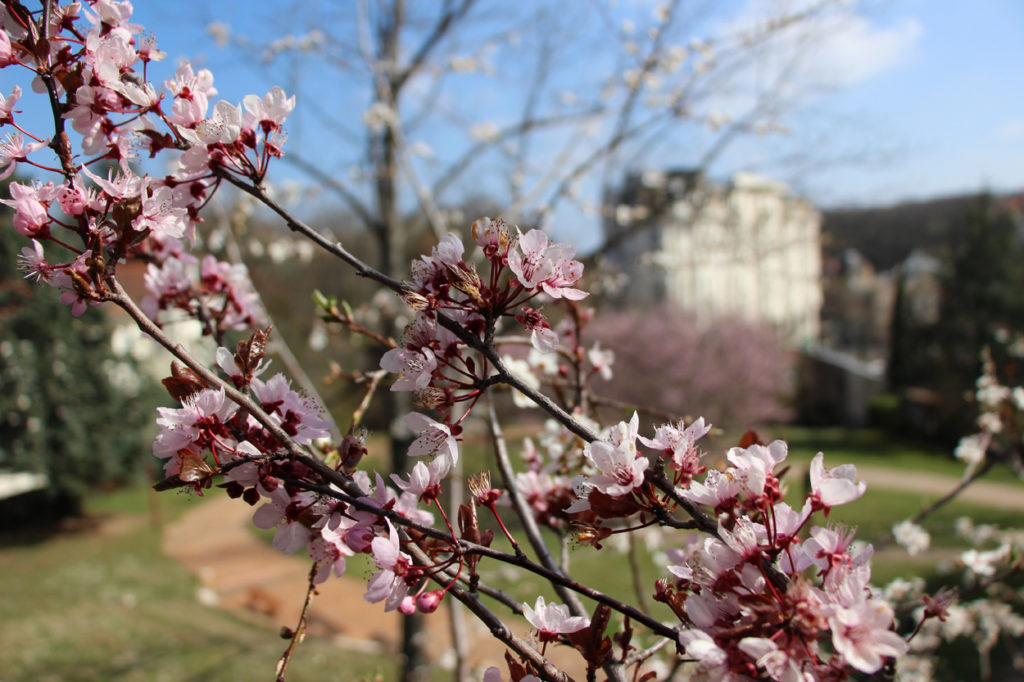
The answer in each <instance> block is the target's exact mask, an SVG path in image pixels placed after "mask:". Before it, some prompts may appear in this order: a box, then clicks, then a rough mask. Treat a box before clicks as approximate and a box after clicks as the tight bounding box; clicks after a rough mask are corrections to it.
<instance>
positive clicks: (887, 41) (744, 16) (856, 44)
mask: <svg viewBox="0 0 1024 682" xmlns="http://www.w3.org/2000/svg"><path fill="white" fill-rule="evenodd" d="M817 5H818V3H817V2H811V0H797V1H788V2H787V1H784V0H749V2H747V4H746V5H745V6H744V7H743V9H742V10H741V11H740V12H739V13H738V14H736V15H735V16H734V17H732V18H731V19H729V20H728V21H726V22H724V23H723V24H722V25H720V27H719V28H720V31H721V32H722V33H723V34H725V35H728V34H742V33H747V34H753V35H754V36H757V37H760V38H761V40H758V42H759V43H761V45H760V46H759V47H758V48H755V49H756V50H757V52H758V53H759V55H760V58H759V60H758V64H757V66H756V68H758V69H761V70H762V73H761V78H762V79H763V78H764V76H765V74H764V73H763V69H764V68H765V66H766V64H767V65H771V64H775V65H776V66H777V68H778V69H780V70H781V69H788V70H789V74H788V78H787V80H789V81H790V83H791V84H792V86H793V87H794V88H795V89H798V90H803V89H806V88H808V87H821V86H830V87H848V86H851V85H855V84H857V83H860V82H862V81H865V80H867V79H869V78H872V77H874V76H876V75H878V74H880V73H883V72H885V71H887V70H888V69H891V68H893V67H894V66H896V65H898V64H900V63H902V62H904V61H906V60H907V59H908V58H909V57H910V56H911V55H912V54H913V51H914V47H915V45H916V44H917V41H918V39H919V38H920V37H921V35H922V34H923V32H924V27H923V26H922V25H921V22H919V21H918V20H916V19H914V18H911V17H907V18H904V19H903V20H902V21H900V22H899V23H896V24H893V25H890V26H882V25H878V24H876V23H873V22H872V21H871V19H870V18H869V17H867V16H865V15H863V14H859V13H857V11H856V10H855V9H854V8H852V7H849V6H846V5H845V3H839V4H836V5H834V6H832V7H826V8H823V9H822V8H817V9H815V8H816V7H817ZM805 11H808V12H809V13H810V15H809V16H808V17H803V18H800V19H798V20H794V21H787V19H791V18H793V17H798V16H799V15H800V14H801V13H802V12H805ZM765 36H770V37H769V38H768V39H767V40H764V37H765Z"/></svg>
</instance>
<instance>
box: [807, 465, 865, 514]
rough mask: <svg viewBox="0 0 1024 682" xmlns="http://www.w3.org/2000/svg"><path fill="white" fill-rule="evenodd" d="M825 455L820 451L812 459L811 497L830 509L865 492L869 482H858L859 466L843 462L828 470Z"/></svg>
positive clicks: (851, 500)
mask: <svg viewBox="0 0 1024 682" xmlns="http://www.w3.org/2000/svg"><path fill="white" fill-rule="evenodd" d="M824 458H825V456H824V455H823V454H822V453H820V452H819V453H818V454H817V455H815V456H814V459H813V460H811V499H812V501H814V502H815V503H816V504H820V505H821V506H822V507H823V508H825V509H829V508H831V507H835V506H837V505H840V504H846V503H847V502H853V501H854V500H856V499H857V498H858V497H860V496H861V495H863V494H864V491H865V490H867V484H866V483H864V482H863V481H861V482H859V483H858V482H856V479H857V467H855V466H854V465H852V464H843V465H840V466H837V467H836V468H835V469H831V470H827V469H825V465H824V463H823V462H824Z"/></svg>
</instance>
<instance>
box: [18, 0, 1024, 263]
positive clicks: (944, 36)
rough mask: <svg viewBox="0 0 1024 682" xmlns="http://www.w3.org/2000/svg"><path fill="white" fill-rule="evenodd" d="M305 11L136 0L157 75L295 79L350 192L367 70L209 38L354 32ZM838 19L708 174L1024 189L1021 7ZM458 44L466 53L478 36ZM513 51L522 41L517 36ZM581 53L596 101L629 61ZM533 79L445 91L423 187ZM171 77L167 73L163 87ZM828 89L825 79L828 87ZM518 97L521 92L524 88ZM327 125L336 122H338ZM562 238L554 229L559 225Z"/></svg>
mask: <svg viewBox="0 0 1024 682" xmlns="http://www.w3.org/2000/svg"><path fill="white" fill-rule="evenodd" d="M523 4H526V5H530V4H536V5H537V6H543V3H539V2H538V3H531V2H530V1H529V0H523ZM806 4H807V0H726V1H723V2H708V3H707V4H706V5H700V4H699V3H691V2H683V3H682V6H683V7H685V8H687V10H688V11H689V10H690V8H692V7H698V8H700V9H699V10H694V16H693V24H692V25H693V28H694V37H700V36H702V35H704V33H707V34H710V33H712V32H714V31H715V30H716V29H721V28H723V27H735V26H739V25H744V22H749V21H752V20H753V18H755V17H757V16H759V15H761V14H763V13H764V12H765V11H770V12H777V11H778V10H779V9H780V8H783V7H799V6H801V5H806ZM847 4H848V5H849V3H847ZM310 5H311V3H301V2H290V1H289V2H286V1H284V0H282V1H280V2H276V1H275V2H264V3H251V2H242V1H241V0H223V1H221V2H216V3H210V2H200V1H198V0H183V1H182V2H178V3H174V4H173V6H172V4H171V3H164V2H150V1H144V0H140V1H139V2H137V3H136V8H135V15H134V18H135V20H137V21H138V22H139V23H142V24H143V25H145V26H146V27H147V28H149V29H150V30H152V31H153V32H154V33H155V34H156V36H157V38H158V42H159V45H160V46H161V48H162V49H164V50H166V51H167V52H168V62H166V63H164V64H161V65H159V66H160V68H161V69H162V70H163V75H166V73H168V72H169V71H170V69H171V68H173V64H174V63H175V62H176V61H177V60H178V59H179V58H181V57H189V58H190V59H192V61H193V63H195V64H197V65H203V66H209V67H210V68H211V69H212V70H213V71H214V73H215V76H216V85H217V87H218V89H219V90H220V94H219V96H220V97H223V98H225V99H229V100H232V101H239V100H240V99H241V97H242V96H244V95H245V94H247V93H250V92H255V93H258V94H262V93H263V92H265V91H266V90H268V89H269V88H270V87H271V86H272V85H275V84H281V85H284V86H286V88H287V86H288V85H289V84H292V85H294V86H295V89H296V90H297V91H298V106H297V110H296V113H295V114H293V117H292V118H291V119H290V125H289V129H290V134H291V138H290V140H289V146H290V147H292V148H293V149H294V150H295V152H296V154H300V153H301V154H302V156H303V157H305V158H307V159H308V160H310V161H314V162H316V163H317V164H318V165H320V166H321V167H322V168H324V169H325V170H327V171H328V172H330V173H331V174H332V175H334V176H335V177H338V178H340V179H342V180H344V181H345V182H350V181H351V182H353V183H356V182H357V181H356V180H354V179H353V177H352V176H353V172H354V171H353V168H355V167H357V166H358V165H359V162H360V157H361V155H362V145H361V143H360V142H359V140H360V139H361V138H360V135H361V128H360V126H361V117H362V113H363V112H364V111H365V109H366V108H367V106H368V105H369V103H370V93H369V91H368V89H367V88H366V79H365V77H364V76H361V75H360V76H357V77H354V78H351V79H350V80H344V79H341V80H333V79H332V80H328V79H326V78H324V77H323V75H322V73H321V70H320V66H319V65H318V64H317V63H316V62H311V61H301V60H299V59H298V58H293V57H290V56H288V55H286V56H285V57H284V58H283V59H280V60H278V61H277V62H274V63H271V64H269V65H267V64H264V63H262V62H261V60H260V59H259V58H258V56H257V55H258V53H257V52H256V51H252V50H250V51H248V52H246V51H240V50H237V49H231V48H227V49H224V48H221V47H218V46H217V45H216V43H215V41H214V37H213V36H212V35H211V34H210V32H209V31H208V27H209V25H210V23H211V22H220V23H222V24H224V25H225V26H228V27H229V30H230V32H231V35H232V36H233V37H239V36H243V37H245V38H246V39H247V40H248V41H249V42H250V43H253V44H266V43H267V42H269V41H270V40H273V39H274V38H276V37H279V36H280V35H281V33H282V32H291V33H292V34H295V35H302V34H304V33H305V32H307V31H309V30H311V29H323V30H324V31H325V32H335V33H341V32H344V31H345V30H347V29H346V28H345V24H346V22H348V24H351V23H352V22H351V17H352V16H353V10H352V8H353V7H354V6H355V5H356V3H347V2H344V3H343V2H336V3H332V2H326V3H323V4H322V7H324V8H327V9H323V10H321V11H320V12H318V13H317V12H312V11H310V9H309V7H310ZM656 5H657V3H656V2H653V1H651V0H645V1H639V0H637V1H635V2H628V1H626V0H619V1H617V2H616V1H614V0H613V1H612V2H610V3H608V2H598V1H597V0H595V1H593V2H583V1H582V0H580V2H579V3H578V6H577V4H574V3H571V2H570V3H565V4H564V5H562V6H561V7H565V8H567V9H566V11H565V12H564V15H565V16H564V17H563V16H561V15H549V19H550V20H551V22H552V23H553V24H557V23H558V22H559V21H562V22H563V24H564V25H562V26H553V25H552V26H548V27H547V28H549V29H551V30H552V32H553V33H555V32H557V31H561V33H557V35H558V36H559V39H561V36H562V35H565V36H569V35H572V34H573V33H575V32H577V31H576V29H577V28H579V31H578V32H579V33H581V34H582V33H583V31H584V29H583V28H582V27H577V25H576V24H574V23H573V22H574V21H576V16H575V15H573V14H572V11H576V12H578V13H579V12H584V11H586V12H592V10H593V8H595V7H599V8H602V12H603V13H604V14H603V15H602V19H603V20H604V21H606V22H607V23H608V24H609V25H613V24H617V23H618V24H621V22H624V21H626V22H629V23H632V24H634V25H635V29H634V30H635V31H643V30H644V27H645V26H647V25H649V23H650V21H651V16H652V11H653V10H654V8H655V7H656ZM410 6H411V7H412V8H413V9H412V10H411V12H412V13H413V14H415V12H417V11H423V12H425V13H429V11H431V10H432V9H433V8H434V7H435V5H433V3H427V4H426V5H422V4H417V3H410ZM851 6H852V5H851ZM424 7H426V8H428V9H426V10H425V9H423V8H424ZM479 7H481V8H483V10H486V11H480V12H478V14H477V16H476V17H475V19H474V24H473V26H474V29H473V30H474V31H475V32H476V33H475V34H470V35H469V36H468V37H471V38H479V37H480V36H482V35H485V34H489V33H490V34H493V35H494V36H497V38H496V39H499V40H498V41H499V42H500V41H501V40H505V38H507V37H508V36H505V35H504V34H502V31H503V21H507V19H506V17H505V16H504V15H503V12H505V11H506V10H502V9H495V8H496V7H500V6H498V5H496V4H495V3H490V2H486V1H484V2H482V3H481V5H480V6H479ZM569 8H571V9H569ZM579 16H582V14H580V15H579ZM838 17H839V24H838V26H837V27H833V28H834V30H832V31H831V32H827V33H824V34H823V35H825V36H826V37H824V38H821V39H820V42H816V43H812V44H811V45H810V47H809V48H806V52H807V54H806V57H807V59H806V60H805V61H804V62H803V63H805V64H806V65H807V67H806V68H807V72H806V74H803V73H801V76H800V77H799V78H796V79H795V82H796V83H798V84H802V85H803V86H805V87H806V89H807V94H804V95H803V96H801V97H799V98H797V99H796V100H795V101H796V102H797V103H798V106H796V107H795V108H791V109H788V110H787V115H786V118H785V124H786V126H787V127H788V129H789V132H788V133H786V134H784V135H772V136H768V137H764V138H752V139H745V140H742V141H739V142H737V143H734V144H733V145H732V146H730V147H729V148H728V150H727V152H726V153H724V154H723V155H722V156H721V157H719V158H718V159H717V160H716V161H715V162H714V163H713V164H712V166H711V168H710V170H711V173H712V175H713V176H717V177H721V178H725V177H728V175H730V174H731V173H732V172H735V171H737V170H753V171H756V172H761V173H764V174H766V175H771V176H774V177H779V178H782V179H784V180H786V181H788V182H790V183H791V185H792V186H793V187H794V188H795V189H796V190H797V191H798V192H800V193H802V194H804V195H805V196H807V197H808V198H809V199H811V200H812V201H813V202H815V203H817V204H818V205H821V206H835V205H850V204H855V205H877V204H882V203H891V202H894V201H897V200H901V199H918V198H927V197H931V196H939V195H944V194H951V193H960V192H973V191H978V190H982V189H993V190H996V191H1009V190H1018V189H1022V188H1024V162H1022V160H1021V152H1022V150H1024V90H1022V88H1021V83H1022V80H1024V79H1022V74H1024V42H1022V41H1021V36H1022V35H1024V3H1021V2H1018V1H1017V0H984V1H981V2H964V1H962V0H892V1H890V2H882V1H878V0H874V1H872V0H867V1H866V2H864V3H860V4H858V5H856V6H854V8H853V9H842V10H841V11H839V12H838ZM595 25H597V24H595ZM614 30H616V31H617V30H620V29H619V27H614ZM702 32H704V33H702ZM683 37H685V35H684V36H683ZM531 38H533V36H530V35H527V36H525V37H517V38H516V41H518V42H526V43H529V42H530V40H531ZM464 42H465V44H466V45H467V46H468V45H469V44H470V43H471V42H472V41H470V40H468V39H467V40H465V41H464ZM507 42H509V43H510V44H511V42H512V40H511V38H509V40H508V41H507ZM460 49H462V46H461V45H456V46H455V47H453V48H452V52H453V53H458V52H459V50H460ZM465 49H467V50H469V49H470V47H466V48H465ZM502 49H505V48H502ZM573 49H574V51H573V52H572V53H570V54H567V55H563V58H567V59H568V63H567V64H563V68H562V70H561V71H560V72H559V73H558V75H557V76H556V78H557V79H560V80H558V81H557V83H558V84H559V87H561V85H563V84H564V85H565V88H566V89H571V88H572V86H576V87H578V88H579V89H580V90H582V91H584V94H586V91H588V90H592V89H594V88H597V87H598V86H599V79H598V76H599V75H600V74H601V73H602V71H603V70H608V69H614V68H619V66H621V64H620V62H621V59H622V58H621V57H612V56H609V52H610V51H608V50H604V49H602V44H601V43H600V41H599V40H593V41H590V42H586V41H584V42H581V43H579V46H574V48H573ZM504 54H505V53H504V52H500V51H499V52H496V53H495V55H496V56H495V57H493V59H494V61H495V62H497V66H498V67H499V70H501V69H504V68H505V66H506V65H507V64H513V65H514V63H515V60H514V59H508V58H507V57H504V56H502V55H504ZM335 56H337V55H335ZM616 59H618V60H620V61H619V62H616V61H615V60H616ZM773 59H776V55H773V54H766V55H764V59H763V61H762V63H770V62H771V61H772V60H773ZM760 68H761V67H758V69H757V70H756V71H757V72H756V73H755V72H749V73H748V72H744V73H741V74H740V76H739V82H742V81H743V79H746V78H749V79H752V80H756V79H757V78H759V77H761V75H762V74H760V73H759V70H760ZM801 68H803V67H801ZM524 69H525V67H524ZM524 73H525V70H521V71H519V72H512V73H511V75H507V74H506V73H505V72H504V71H501V72H500V74H499V76H498V77H493V76H491V77H486V76H483V75H481V74H475V75H459V77H458V78H457V79H455V81H454V83H455V85H454V86H452V88H451V89H448V90H446V91H445V92H444V93H443V94H442V96H440V97H439V98H438V99H437V102H436V106H437V107H438V108H439V109H442V108H446V107H447V108H451V109H454V108H455V107H456V106H457V105H460V104H461V105H464V104H466V103H467V102H468V103H470V104H471V105H472V106H470V107H468V108H467V107H463V108H464V109H467V110H468V111H469V112H471V113H469V114H467V115H466V116H467V120H466V121H465V122H464V125H462V126H461V128H460V126H459V125H457V124H455V123H453V122H452V121H451V120H449V119H444V120H442V118H441V117H433V118H432V117H431V115H432V114H431V115H428V116H426V117H425V118H424V121H425V123H423V124H421V126H420V127H419V128H411V129H410V130H409V131H408V137H409V138H410V141H411V142H425V143H427V144H429V145H430V147H431V148H433V149H434V153H435V156H434V158H422V159H417V160H416V162H415V163H416V167H417V169H418V171H419V172H420V174H421V176H422V177H423V178H424V179H425V180H428V181H429V179H430V178H431V177H432V176H431V173H432V172H436V169H437V168H439V167H440V166H441V165H442V164H441V161H442V160H450V159H451V158H453V157H455V156H457V155H458V153H461V151H462V150H463V149H465V148H466V147H467V145H468V144H470V142H471V140H469V139H468V137H467V135H466V130H467V129H468V128H469V127H470V126H471V125H472V124H474V123H479V122H481V121H492V120H493V121H497V122H499V123H500V122H502V121H501V116H502V113H501V112H502V105H503V103H504V104H506V106H505V114H507V115H510V114H508V111H509V110H511V109H515V108H516V106H518V104H517V103H518V102H519V100H516V99H515V97H516V96H517V95H515V94H514V91H515V88H517V87H519V89H520V91H521V89H522V88H521V87H520V85H519V84H520V82H521V81H520V80H518V79H520V78H521V77H522V76H523V75H524ZM163 75H160V76H159V77H158V78H157V79H156V80H157V81H158V82H159V81H160V80H162V78H163ZM0 77H2V81H0V82H2V83H3V86H4V88H5V89H9V87H10V83H9V82H8V81H9V80H10V79H11V76H10V75H9V74H8V73H7V72H0ZM503 79H504V80H503ZM822 84H827V85H828V87H819V86H821V85H822ZM423 89H424V90H425V89H426V86H425V85H424V86H423ZM518 96H519V97H520V98H521V92H520V93H519V95H518ZM741 100H742V97H740V98H739V99H737V98H735V97H734V98H732V99H730V97H729V96H726V95H723V94H722V93H715V95H714V96H713V97H710V98H709V99H708V102H707V104H706V106H707V107H709V108H710V107H712V106H714V105H715V104H716V102H717V104H718V105H720V106H722V107H723V108H725V109H728V107H729V106H731V105H735V104H736V102H737V101H741ZM509 103H511V104H509ZM24 108H25V109H26V115H31V114H32V113H33V110H32V108H31V106H29V105H26V106H25V107H24ZM478 111H479V112H485V113H481V114H480V115H481V118H478V119H476V120H469V119H468V117H469V116H471V115H472V114H473V113H476V112H478ZM494 112H498V113H494ZM513 113H514V112H513ZM328 118H333V119H337V120H340V121H341V124H340V125H337V124H331V125H328V124H326V123H325V120H327V119H328ZM709 139H710V133H708V132H707V131H704V132H701V131H692V130H691V131H690V132H689V133H687V134H686V135H682V136H679V137H672V138H671V139H666V140H664V144H657V145H653V148H652V150H649V151H648V153H647V155H646V156H643V157H639V158H638V159H634V160H632V161H631V163H632V164H633V167H659V166H661V167H669V166H686V165H689V164H692V163H694V159H695V156H697V155H699V149H700V147H701V144H705V145H706V143H707V141H708V140H709ZM659 142H660V141H659ZM564 143H565V140H561V139H559V138H558V137H557V135H556V134H554V133H553V134H551V135H550V136H548V137H546V138H541V140H540V141H539V144H540V145H541V146H547V145H550V146H551V148H552V150H553V149H555V148H557V146H558V145H559V144H564ZM579 145H580V148H581V149H585V146H586V140H585V139H582V138H581V139H580V140H579ZM446 153H447V154H446ZM551 154H552V157H551V159H550V162H551V163H560V162H564V160H563V159H560V158H559V157H557V156H555V152H554V151H552V152H551ZM542 160H543V157H542ZM542 165H543V164H542ZM540 170H542V168H540V169H538V172H539V171H540ZM612 176H613V177H609V175H605V176H603V178H602V177H592V178H590V179H589V180H587V181H586V182H585V183H584V184H583V185H582V187H581V190H580V192H581V194H582V195H588V194H589V196H590V197H591V200H594V199H595V198H599V195H600V182H601V181H602V179H603V180H604V181H606V182H607V181H611V182H614V181H615V177H614V174H612ZM619 176H621V174H619ZM301 178H302V176H301V174H300V173H298V172H297V171H296V170H295V169H294V168H292V167H290V166H287V165H286V164H278V166H277V167H276V168H273V169H272V171H271V179H277V180H300V179H301ZM507 180H508V172H507V169H506V166H504V165H503V166H500V167H499V166H497V165H495V164H491V163H489V162H488V161H486V160H485V161H483V162H481V163H480V164H478V166H477V167H475V168H474V172H473V173H472V174H470V175H468V176H467V178H466V180H465V181H464V183H463V186H462V188H461V191H462V192H463V194H464V195H467V196H468V195H474V194H475V195H480V194H489V195H492V196H499V197H500V196H501V192H502V191H504V188H505V185H507ZM353 186H355V184H354V185H353ZM457 198H458V196H455V195H453V196H450V197H448V199H449V200H452V199H457ZM581 202H582V200H581ZM566 210H568V211H569V212H568V213H564V220H561V219H560V221H559V222H560V224H562V225H563V227H562V230H563V232H567V233H568V234H567V235H566V236H569V237H572V238H574V239H575V240H576V241H577V242H579V243H580V246H581V248H583V249H585V248H586V246H587V245H588V244H589V243H593V242H594V241H595V240H596V237H595V235H596V234H597V229H598V228H597V219H596V218H594V217H592V216H587V215H584V214H583V213H581V212H579V211H576V212H575V213H573V212H572V209H565V208H563V209H562V211H563V212H564V211H566ZM562 215H563V213H559V216H562ZM564 225H571V226H572V227H569V228H565V227H564ZM555 232H556V234H558V233H559V228H558V227H557V226H556V229H555ZM560 236H562V235H560Z"/></svg>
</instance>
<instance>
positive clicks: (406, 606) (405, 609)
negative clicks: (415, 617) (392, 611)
mask: <svg viewBox="0 0 1024 682" xmlns="http://www.w3.org/2000/svg"><path fill="white" fill-rule="evenodd" d="M398 610H399V611H401V612H402V613H404V614H405V615H407V616H411V615H412V614H414V613H416V600H415V599H413V598H412V597H410V596H409V595H406V596H405V597H404V598H403V599H402V603H401V604H399V605H398Z"/></svg>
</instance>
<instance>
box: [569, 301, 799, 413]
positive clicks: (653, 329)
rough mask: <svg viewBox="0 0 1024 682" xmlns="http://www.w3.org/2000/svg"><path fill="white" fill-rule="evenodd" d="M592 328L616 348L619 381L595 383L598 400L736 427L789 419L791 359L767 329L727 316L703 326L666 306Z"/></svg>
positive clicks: (604, 318) (607, 316) (610, 317)
mask: <svg viewBox="0 0 1024 682" xmlns="http://www.w3.org/2000/svg"><path fill="white" fill-rule="evenodd" d="M587 331H588V332H589V337H590V338H595V339H599V340H600V341H601V345H602V346H603V347H605V348H609V349H611V350H613V351H615V364H614V371H615V373H616V374H617V375H618V376H617V378H616V380H615V381H614V382H607V381H598V382H597V383H596V386H595V390H596V392H597V393H598V395H607V396H608V397H610V398H615V399H617V400H621V401H625V402H627V403H631V404H634V405H637V406H639V407H650V408H656V409H658V410H661V411H664V412H667V413H669V414H674V415H678V416H680V417H682V416H684V415H685V416H688V417H690V418H695V417H699V416H703V417H704V418H705V419H707V420H708V421H710V422H711V423H713V424H715V425H716V426H726V427H734V428H739V429H746V428H750V427H752V426H755V425H757V424H763V423H764V422H766V421H774V420H780V419H784V418H786V417H787V416H789V402H790V400H791V397H792V396H791V389H792V386H791V385H790V384H791V379H790V374H791V371H792V358H791V357H790V356H789V355H788V354H787V353H786V352H785V351H784V350H783V349H782V347H781V345H779V344H775V343H772V342H771V339H773V338H774V335H773V333H772V331H771V330H770V329H767V328H765V327H763V326H758V325H755V324H751V323H748V322H744V321H742V320H740V319H737V318H722V319H719V320H716V321H714V322H712V323H711V324H710V325H709V326H707V327H699V326H698V325H697V324H696V320H695V318H694V316H693V315H691V314H689V313H687V312H686V311H684V310H681V309H679V308H676V307H674V306H671V305H668V304H663V305H660V306H655V307H653V308H650V309H647V310H634V311H628V312H621V313H611V312H610V311H608V312H607V313H604V314H602V315H600V316H598V317H596V318H595V319H594V321H593V323H591V326H590V327H588V328H587ZM623 376H628V377H629V380H627V381H623V380H622V377H623Z"/></svg>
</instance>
